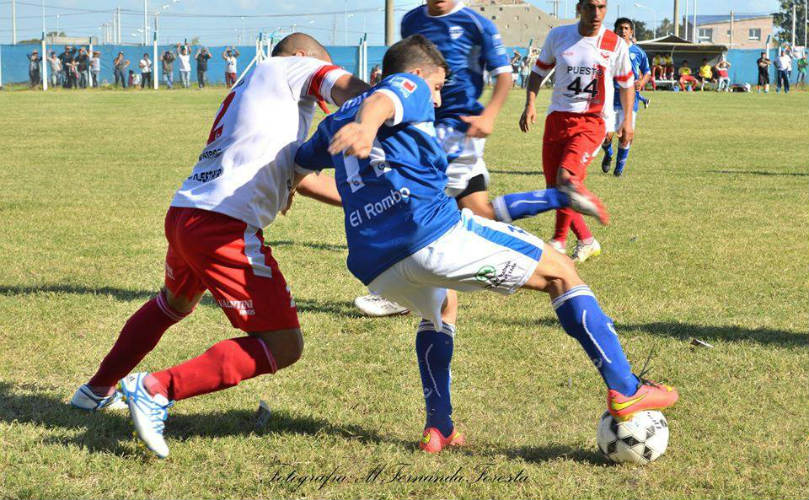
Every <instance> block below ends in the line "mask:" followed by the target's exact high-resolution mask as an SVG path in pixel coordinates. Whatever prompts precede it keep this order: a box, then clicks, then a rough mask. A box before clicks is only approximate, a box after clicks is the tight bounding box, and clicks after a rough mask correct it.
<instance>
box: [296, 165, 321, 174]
mask: <svg viewBox="0 0 809 500" xmlns="http://www.w3.org/2000/svg"><path fill="white" fill-rule="evenodd" d="M295 173H296V174H301V175H309V174H318V173H320V171H319V170H309V169H308V168H306V167H302V166H300V165H298V164H297V163H296V164H295Z"/></svg>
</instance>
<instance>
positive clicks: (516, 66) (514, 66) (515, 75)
mask: <svg viewBox="0 0 809 500" xmlns="http://www.w3.org/2000/svg"><path fill="white" fill-rule="evenodd" d="M521 63H522V56H521V55H520V53H519V52H518V51H517V49H514V53H513V54H512V55H511V61H509V64H511V87H512V88H514V87H516V86H517V82H518V81H519V79H520V64H521Z"/></svg>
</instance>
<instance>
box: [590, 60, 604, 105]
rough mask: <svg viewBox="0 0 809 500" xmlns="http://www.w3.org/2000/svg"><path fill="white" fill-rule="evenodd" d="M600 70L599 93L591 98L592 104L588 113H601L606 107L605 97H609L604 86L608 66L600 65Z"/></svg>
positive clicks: (598, 78)
mask: <svg viewBox="0 0 809 500" xmlns="http://www.w3.org/2000/svg"><path fill="white" fill-rule="evenodd" d="M598 70H599V72H600V75H599V76H598V77H596V79H597V80H598V94H596V95H594V96H593V97H592V99H590V104H589V105H588V106H587V113H592V114H594V115H599V114H601V110H603V109H604V99H606V98H607V92H606V89H605V88H604V75H606V74H607V68H605V67H604V66H601V65H599V66H598Z"/></svg>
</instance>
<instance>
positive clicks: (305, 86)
mask: <svg viewBox="0 0 809 500" xmlns="http://www.w3.org/2000/svg"><path fill="white" fill-rule="evenodd" d="M346 74H348V73H347V72H346V71H344V70H342V69H340V68H339V67H337V66H333V65H331V64H328V63H326V62H324V61H321V60H319V59H314V58H311V57H272V58H270V59H269V60H267V61H265V62H262V63H260V64H257V65H256V67H255V69H254V70H253V71H252V72H251V73H250V74H249V75H247V77H246V78H245V79H244V80H242V81H241V82H240V83H239V84H238V85H236V86H235V87H233V89H232V90H231V91H230V93H229V94H228V95H227V97H225V100H224V101H222V104H221V106H220V107H219V111H218V112H217V114H216V117H215V118H214V121H213V125H212V126H211V131H210V133H209V135H208V141H207V145H206V146H205V148H204V149H203V150H202V153H201V154H200V155H199V160H198V161H197V164H196V165H195V166H194V169H193V170H192V172H191V175H190V176H188V178H187V179H186V180H185V182H183V185H182V186H181V187H180V189H179V190H177V192H176V193H175V195H174V199H173V200H172V202H171V205H172V206H174V207H192V208H201V209H205V210H210V211H213V212H219V213H222V214H225V215H228V216H230V217H233V218H235V219H239V220H241V221H244V222H246V223H247V224H249V225H251V226H254V227H258V228H262V227H265V226H267V225H269V224H270V223H271V222H272V221H273V219H275V216H276V215H277V214H278V212H279V211H281V210H282V209H283V208H284V207H285V206H286V203H287V197H288V196H289V190H290V188H291V186H292V181H293V178H294V159H295V152H296V151H297V149H298V146H299V145H300V144H302V143H303V141H304V140H305V139H306V135H307V134H308V132H309V126H310V125H311V123H312V118H313V116H314V112H315V104H316V103H317V102H318V101H321V100H328V101H331V89H332V86H333V85H334V82H336V81H337V79H338V78H340V77H341V76H343V75H346Z"/></svg>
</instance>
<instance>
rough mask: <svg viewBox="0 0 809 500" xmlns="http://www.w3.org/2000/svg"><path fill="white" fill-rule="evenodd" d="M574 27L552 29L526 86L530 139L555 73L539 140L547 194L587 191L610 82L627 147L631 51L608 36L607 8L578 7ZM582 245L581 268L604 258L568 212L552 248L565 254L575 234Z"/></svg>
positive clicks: (589, 0)
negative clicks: (576, 188) (540, 99)
mask: <svg viewBox="0 0 809 500" xmlns="http://www.w3.org/2000/svg"><path fill="white" fill-rule="evenodd" d="M576 11H577V12H578V13H579V15H580V16H581V18H580V20H579V22H578V23H577V24H571V25H567V26H558V27H556V28H553V29H552V30H551V31H550V32H549V33H548V37H547V38H546V39H545V44H544V46H543V47H542V51H541V52H540V54H539V57H538V58H537V61H536V65H535V66H534V68H533V70H532V73H531V77H530V78H529V80H528V90H527V92H526V100H525V110H524V111H523V114H522V117H520V129H521V130H522V131H523V132H528V131H529V129H530V127H531V125H532V124H533V123H535V122H536V109H535V104H534V103H535V100H536V96H537V93H538V92H539V88H540V84H541V83H542V80H543V79H544V78H545V76H546V75H547V74H548V73H549V72H550V71H551V70H552V69H553V68H554V67H556V74H555V79H554V85H553V96H552V97H551V104H550V106H549V107H548V116H547V118H546V119H545V135H544V137H543V140H542V170H543V172H544V174H545V182H546V184H547V186H548V187H553V186H559V185H563V184H567V183H570V182H577V183H583V182H584V179H585V178H586V177H587V167H588V166H589V165H590V162H591V161H592V159H593V157H594V156H595V155H596V154H597V153H598V150H599V148H600V147H601V143H602V142H603V141H604V136H605V133H606V127H605V122H604V120H605V118H606V117H608V116H609V115H610V114H611V113H612V99H613V92H612V81H613V78H614V79H615V81H616V82H617V84H618V85H619V86H620V87H621V90H620V97H621V107H622V108H623V110H624V117H625V118H624V121H623V123H622V124H621V126H620V128H619V129H618V136H619V137H620V138H621V140H623V141H625V142H630V141H631V140H632V137H633V135H634V129H633V128H632V115H633V111H632V102H633V100H634V98H635V89H634V78H633V76H632V66H631V64H630V61H629V53H628V48H627V46H626V43H624V41H623V40H621V39H620V38H619V37H618V35H616V34H615V33H614V32H612V31H610V30H608V29H606V28H605V27H604V26H603V24H602V21H603V20H604V16H605V15H606V13H607V2H606V0H579V2H578V3H577V4H576ZM571 228H572V229H573V233H574V234H575V235H576V238H577V239H578V242H577V244H576V249H575V250H574V252H573V260H574V261H576V262H584V261H585V260H587V259H588V258H590V257H593V256H597V255H599V254H600V253H601V245H600V244H599V243H598V241H596V239H595V237H593V234H592V233H591V232H590V229H589V228H588V227H587V224H586V223H585V222H584V218H583V217H582V216H581V215H580V214H578V213H575V212H574V211H573V210H571V209H570V208H563V209H561V210H557V211H556V228H555V231H554V235H553V238H552V239H551V241H550V244H551V245H552V246H553V247H554V248H556V249H557V250H559V251H560V252H564V251H565V246H566V241H567V233H568V231H569V230H570V229H571Z"/></svg>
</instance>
